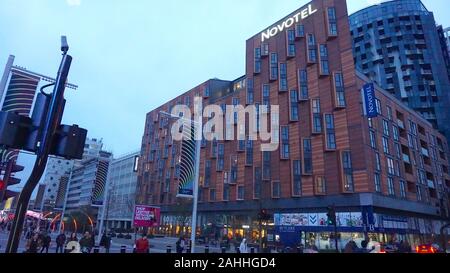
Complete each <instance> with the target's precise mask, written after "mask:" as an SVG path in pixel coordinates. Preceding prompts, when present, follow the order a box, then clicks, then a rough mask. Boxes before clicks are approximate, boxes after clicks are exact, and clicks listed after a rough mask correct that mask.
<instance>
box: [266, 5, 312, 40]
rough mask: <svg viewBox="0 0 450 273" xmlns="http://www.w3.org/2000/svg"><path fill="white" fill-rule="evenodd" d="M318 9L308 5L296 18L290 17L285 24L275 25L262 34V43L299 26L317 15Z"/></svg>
mask: <svg viewBox="0 0 450 273" xmlns="http://www.w3.org/2000/svg"><path fill="white" fill-rule="evenodd" d="M316 12H317V9H315V8H313V6H312V4H308V5H307V6H306V8H304V9H302V10H300V12H298V13H296V14H295V15H294V16H291V17H289V18H288V19H286V20H285V21H284V22H282V23H280V24H278V25H275V26H273V27H271V28H268V29H267V30H266V31H264V32H262V33H261V41H262V42H264V41H265V40H268V39H270V38H272V37H274V36H276V35H277V34H278V33H280V32H283V31H284V30H285V29H287V28H290V27H291V26H293V25H294V24H297V23H298V22H300V21H301V20H303V19H305V18H307V17H309V16H311V15H312V14H314V13H316Z"/></svg>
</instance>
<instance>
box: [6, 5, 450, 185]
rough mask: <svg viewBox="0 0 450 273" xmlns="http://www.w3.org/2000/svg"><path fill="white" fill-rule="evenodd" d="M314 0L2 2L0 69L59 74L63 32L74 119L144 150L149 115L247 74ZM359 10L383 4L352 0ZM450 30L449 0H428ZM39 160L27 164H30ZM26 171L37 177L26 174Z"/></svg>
mask: <svg viewBox="0 0 450 273" xmlns="http://www.w3.org/2000/svg"><path fill="white" fill-rule="evenodd" d="M307 2H309V1H307V0H300V1H299V0H277V1H272V0H189V1H183V0H164V1H153V0H150V1H149V0H133V1H123V0H0V6H1V8H0V72H3V67H4V65H5V63H6V60H7V58H8V55H9V54H13V55H15V56H16V61H15V64H16V65H20V66H24V67H26V68H27V69H29V70H32V71H36V72H39V73H41V74H45V75H49V76H54V75H55V74H56V71H57V68H58V65H59V62H60V51H59V46H60V44H59V43H60V40H59V39H60V38H59V37H60V35H67V36H68V41H69V45H70V54H71V55H72V56H73V57H74V60H73V65H72V69H71V71H70V77H69V81H70V82H71V83H74V84H77V85H79V89H78V90H77V91H73V90H71V89H68V90H66V99H67V104H66V109H65V114H64V123H66V124H74V123H75V124H79V125H80V126H81V127H84V128H86V129H88V131H89V136H90V137H95V138H103V141H104V143H105V148H106V149H107V150H109V151H112V152H113V153H114V154H115V155H120V154H123V153H127V152H130V151H135V150H137V149H139V148H140V145H141V138H142V134H143V128H144V122H145V114H146V113H147V112H149V111H151V110H152V109H153V108H155V107H156V106H158V105H161V104H162V103H164V102H166V101H168V100H169V99H172V98H174V97H176V96H178V95H179V94H181V93H183V92H185V91H187V90H189V89H190V88H192V87H194V86H196V85H198V84H199V83H202V82H204V81H205V80H207V79H210V78H214V77H217V78H220V79H225V80H233V79H236V78H237V77H239V76H241V75H243V74H244V68H245V41H246V39H248V38H250V37H251V36H253V35H254V34H256V33H258V32H259V31H261V30H263V29H264V28H266V27H268V26H270V25H271V24H272V23H274V22H276V21H278V20H279V19H281V18H283V17H284V16H286V15H288V14H289V13H291V12H292V11H294V10H296V9H297V8H299V7H301V6H303V5H304V4H306V3H307ZM347 2H348V9H349V13H353V12H355V11H357V10H359V9H361V8H364V7H366V6H369V5H371V4H373V3H374V2H377V0H348V1H347ZM423 2H424V4H425V5H426V6H427V8H428V9H429V10H431V11H434V12H435V16H436V20H437V22H438V23H440V24H443V25H444V26H450V18H449V16H448V1H447V0H424V1H423ZM30 161H32V160H31V159H30V158H26V157H22V158H21V159H20V162H21V163H23V164H25V165H27V169H30V168H31V167H29V166H30ZM20 176H21V177H22V176H23V177H27V176H28V172H23V173H22V174H21V175H20Z"/></svg>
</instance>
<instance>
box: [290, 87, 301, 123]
mask: <svg viewBox="0 0 450 273" xmlns="http://www.w3.org/2000/svg"><path fill="white" fill-rule="evenodd" d="M289 104H290V107H289V120H290V121H298V119H299V117H298V93H297V90H291V91H289Z"/></svg>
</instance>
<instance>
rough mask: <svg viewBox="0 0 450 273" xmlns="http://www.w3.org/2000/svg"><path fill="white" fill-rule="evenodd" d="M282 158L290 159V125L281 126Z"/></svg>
mask: <svg viewBox="0 0 450 273" xmlns="http://www.w3.org/2000/svg"><path fill="white" fill-rule="evenodd" d="M281 159H289V126H281Z"/></svg>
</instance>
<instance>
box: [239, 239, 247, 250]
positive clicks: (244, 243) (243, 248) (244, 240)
mask: <svg viewBox="0 0 450 273" xmlns="http://www.w3.org/2000/svg"><path fill="white" fill-rule="evenodd" d="M239 252H240V253H248V245H247V239H245V238H244V239H242V242H241V245H240V246H239Z"/></svg>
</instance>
